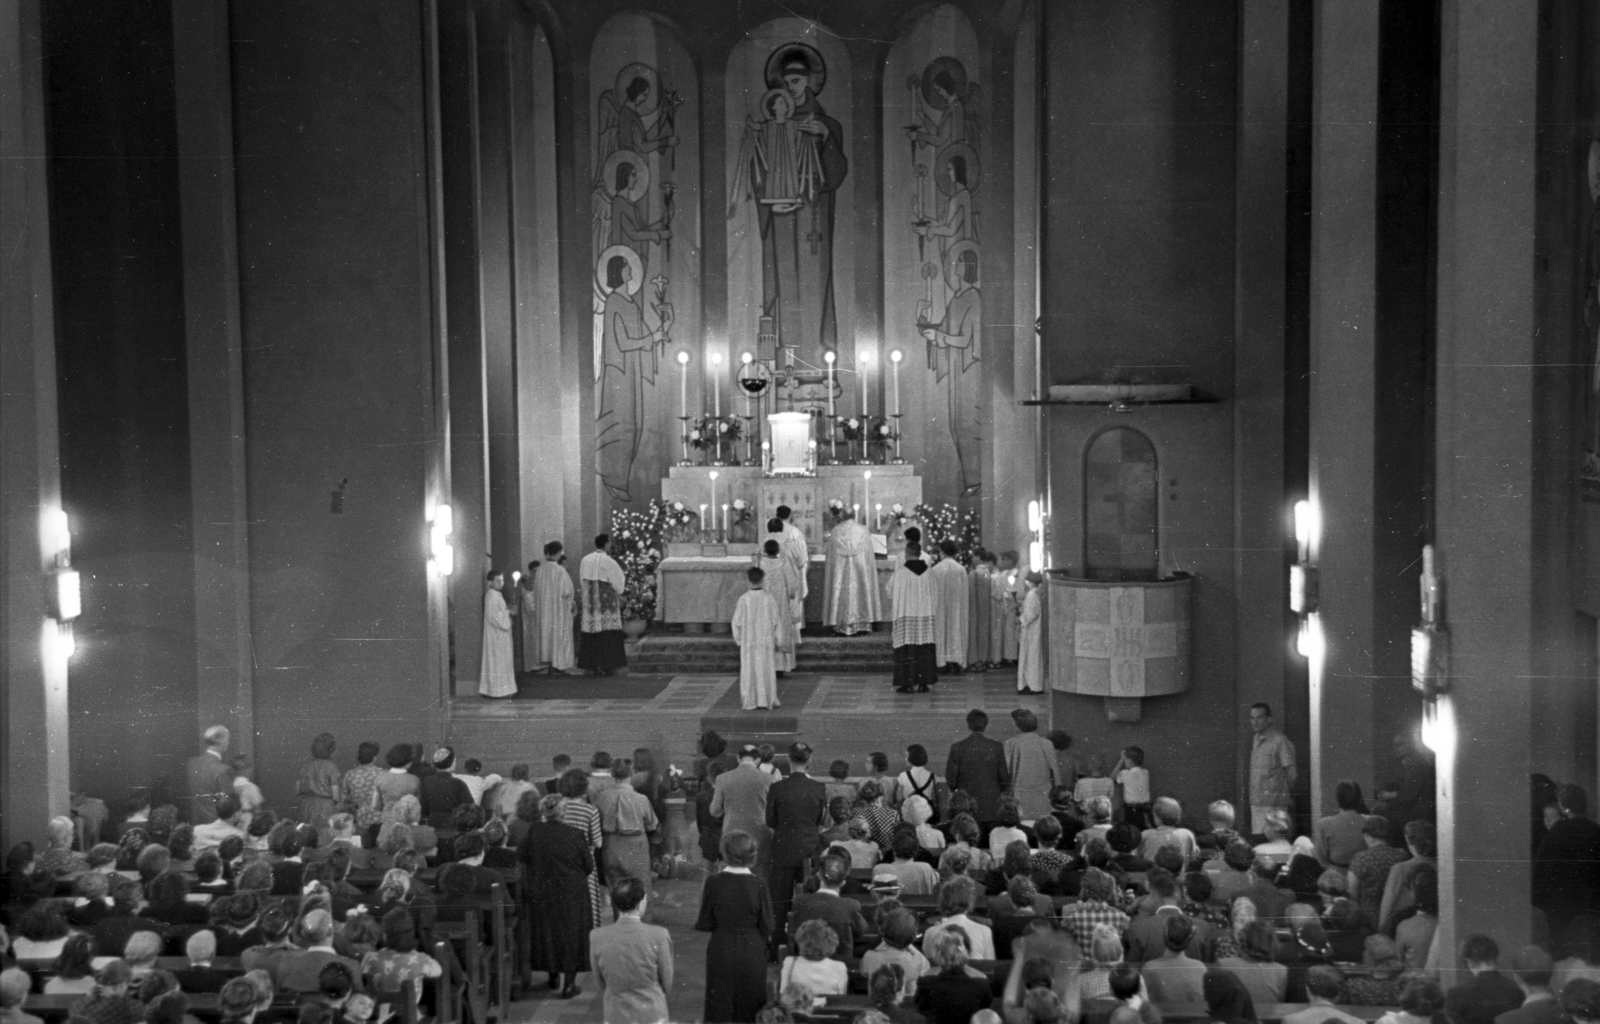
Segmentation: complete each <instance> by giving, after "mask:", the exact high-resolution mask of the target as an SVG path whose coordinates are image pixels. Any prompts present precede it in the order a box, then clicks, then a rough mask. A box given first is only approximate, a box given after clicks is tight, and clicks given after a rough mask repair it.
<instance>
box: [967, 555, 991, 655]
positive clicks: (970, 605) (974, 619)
mask: <svg viewBox="0 0 1600 1024" xmlns="http://www.w3.org/2000/svg"><path fill="white" fill-rule="evenodd" d="M972 561H973V565H972V571H971V572H970V573H968V574H967V594H968V597H969V598H970V600H968V602H967V618H968V622H967V664H968V665H970V666H972V667H973V668H975V669H977V670H978V671H980V672H981V671H983V670H984V669H986V668H988V667H989V666H990V665H991V664H993V663H994V659H993V658H992V657H990V656H989V640H990V634H991V632H992V631H991V628H990V627H991V625H992V624H993V622H994V615H993V614H992V606H993V604H994V556H993V555H991V554H990V553H989V552H987V551H985V550H983V549H982V548H979V549H978V550H977V551H975V552H973V555H972Z"/></svg>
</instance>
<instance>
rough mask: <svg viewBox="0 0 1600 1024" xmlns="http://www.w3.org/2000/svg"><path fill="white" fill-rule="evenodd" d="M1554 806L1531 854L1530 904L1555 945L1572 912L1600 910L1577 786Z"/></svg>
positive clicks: (1597, 856) (1596, 849) (1599, 859)
mask: <svg viewBox="0 0 1600 1024" xmlns="http://www.w3.org/2000/svg"><path fill="white" fill-rule="evenodd" d="M1556 806H1557V807H1558V808H1559V809H1560V811H1561V820H1560V821H1558V822H1556V823H1555V824H1554V825H1552V826H1550V831H1549V832H1547V833H1545V837H1544V841H1543V842H1541V843H1540V844H1539V852H1538V853H1537V854H1536V855H1535V856H1534V858H1533V905H1534V906H1536V907H1538V908H1539V909H1540V910H1543V911H1544V913H1545V918H1546V919H1547V920H1548V921H1549V922H1550V938H1551V939H1552V940H1553V941H1554V942H1555V944H1556V947H1557V948H1558V949H1559V948H1561V945H1562V943H1563V942H1564V941H1565V940H1566V938H1567V934H1566V933H1567V929H1568V926H1570V925H1571V923H1572V919H1573V917H1575V916H1576V915H1578V914H1593V913H1594V912H1595V911H1596V910H1600V824H1596V823H1595V822H1594V821H1592V820H1591V819H1590V818H1589V798H1588V794H1586V793H1584V791H1583V789H1582V788H1581V787H1578V786H1573V785H1566V786H1562V787H1561V788H1560V789H1559V790H1557V791H1556ZM1408 838H1409V837H1408ZM1391 874H1392V872H1391Z"/></svg>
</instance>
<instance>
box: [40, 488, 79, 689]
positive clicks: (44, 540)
mask: <svg viewBox="0 0 1600 1024" xmlns="http://www.w3.org/2000/svg"><path fill="white" fill-rule="evenodd" d="M39 540H40V543H41V547H42V548H43V549H44V556H45V560H46V562H47V565H48V572H49V573H50V575H51V576H52V577H53V579H52V580H51V582H50V584H49V585H48V589H47V591H46V595H45V614H46V615H47V616H48V617H49V618H52V619H54V620H55V632H56V641H55V642H56V644H57V648H56V650H57V653H58V655H59V656H60V657H61V658H62V659H63V660H64V659H66V658H70V657H72V655H73V653H74V651H76V650H77V644H76V642H75V641H74V639H73V636H72V620H74V619H76V618H77V617H78V616H80V615H82V614H83V581H82V579H81V578H80V577H79V576H78V571H77V570H76V569H74V568H72V523H71V521H70V520H69V519H68V518H67V513H66V512H65V511H64V510H62V509H59V508H52V509H46V510H45V513H44V516H43V518H42V520H41V522H40V523H39Z"/></svg>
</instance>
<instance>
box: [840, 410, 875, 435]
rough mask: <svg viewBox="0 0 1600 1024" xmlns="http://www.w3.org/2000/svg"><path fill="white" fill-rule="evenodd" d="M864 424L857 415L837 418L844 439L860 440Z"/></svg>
mask: <svg viewBox="0 0 1600 1024" xmlns="http://www.w3.org/2000/svg"><path fill="white" fill-rule="evenodd" d="M869 419H870V417H869ZM864 425H865V424H864V423H863V421H862V419H861V417H859V416H851V417H849V418H847V419H846V418H841V419H840V420H839V429H840V430H841V431H843V432H844V439H845V440H846V441H859V440H861V437H862V427H863V426H864Z"/></svg>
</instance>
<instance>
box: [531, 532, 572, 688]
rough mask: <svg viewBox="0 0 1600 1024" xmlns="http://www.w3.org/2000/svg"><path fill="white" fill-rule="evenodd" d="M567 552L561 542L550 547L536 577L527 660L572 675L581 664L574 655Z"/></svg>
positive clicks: (570, 584) (551, 670)
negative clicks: (573, 669)
mask: <svg viewBox="0 0 1600 1024" xmlns="http://www.w3.org/2000/svg"><path fill="white" fill-rule="evenodd" d="M563 550H564V548H563V545H562V543H561V542H560V541H559V540H553V541H551V542H550V543H548V544H546V545H545V546H544V562H543V563H542V564H540V566H539V568H538V569H537V570H536V571H535V572H534V574H533V593H534V614H533V622H534V629H533V631H532V632H533V645H532V646H531V647H528V648H527V649H526V650H527V652H529V653H528V654H527V658H528V660H529V661H530V662H531V663H532V664H533V666H534V667H535V668H538V669H547V670H549V671H550V673H551V674H555V673H557V672H569V671H571V670H572V667H573V666H574V665H575V664H577V660H576V659H575V658H574V657H573V654H572V618H573V607H572V596H573V595H572V575H571V574H570V573H568V572H567V566H566V561H567V556H566V555H565V554H563ZM525 628H526V627H525Z"/></svg>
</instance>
